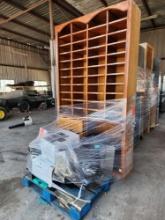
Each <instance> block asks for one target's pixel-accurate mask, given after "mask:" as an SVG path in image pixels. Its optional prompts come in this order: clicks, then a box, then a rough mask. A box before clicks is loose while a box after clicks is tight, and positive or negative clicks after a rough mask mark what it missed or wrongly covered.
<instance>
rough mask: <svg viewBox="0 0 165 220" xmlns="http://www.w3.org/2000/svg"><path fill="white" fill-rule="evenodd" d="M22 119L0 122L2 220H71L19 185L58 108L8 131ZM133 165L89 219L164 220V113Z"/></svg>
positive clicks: (140, 146)
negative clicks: (31, 148) (30, 149)
mask: <svg viewBox="0 0 165 220" xmlns="http://www.w3.org/2000/svg"><path fill="white" fill-rule="evenodd" d="M22 116H23V115H22ZM22 116H20V115H19V118H18V117H16V116H15V115H13V116H12V118H11V119H10V120H7V121H5V122H1V123H0V135H1V136H0V220H1V219H2V220H10V219H12V220H53V219H54V220H68V217H66V216H65V217H64V216H63V215H62V214H61V212H60V211H59V210H58V209H54V208H53V207H51V206H49V205H47V204H45V203H44V202H42V201H41V200H40V199H39V197H38V195H37V194H36V193H34V191H32V190H31V189H29V188H23V187H22V186H21V185H20V180H21V177H23V175H24V173H25V165H26V154H27V146H28V144H29V142H30V141H31V140H32V139H33V138H35V137H36V135H37V132H38V128H39V127H40V126H42V125H46V124H48V123H49V122H51V121H52V120H53V119H54V112H53V109H52V110H47V111H43V112H37V111H34V112H33V113H32V116H33V119H34V125H33V126H31V127H24V128H19V129H14V130H9V129H8V126H9V125H11V124H13V123H17V122H19V121H20V117H22ZM134 161H135V164H134V170H133V171H132V173H131V174H130V176H129V177H128V178H127V179H125V180H122V181H119V182H116V183H115V184H114V185H113V186H112V189H111V191H110V192H109V193H107V194H105V195H104V196H102V197H101V198H100V199H99V200H98V201H97V203H96V204H95V206H94V207H93V209H92V211H91V212H90V213H89V215H88V216H87V217H86V219H87V220H109V219H110V220H164V219H165V217H164V216H165V208H164V207H165V115H162V116H161V118H160V126H159V127H157V128H156V129H155V130H153V131H152V132H151V133H150V134H149V135H146V136H145V138H144V139H143V140H142V141H141V142H140V144H139V145H138V147H136V149H135V159H134Z"/></svg>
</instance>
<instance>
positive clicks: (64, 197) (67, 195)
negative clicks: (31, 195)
mask: <svg viewBox="0 0 165 220" xmlns="http://www.w3.org/2000/svg"><path fill="white" fill-rule="evenodd" d="M21 184H22V185H23V186H24V187H32V188H33V189H34V190H35V191H37V192H38V193H39V195H40V197H41V198H42V199H43V200H44V201H46V202H47V203H48V204H50V205H52V206H54V207H58V208H60V209H61V210H62V211H63V212H64V214H67V215H68V216H69V217H70V218H71V219H72V220H81V219H83V217H84V216H85V215H87V213H88V212H89V211H90V210H91V209H92V206H93V203H94V202H95V201H96V200H97V199H98V198H99V197H100V196H101V195H102V194H103V193H104V192H108V191H109V190H110V187H111V184H112V180H106V181H104V182H102V183H101V184H100V185H98V184H93V185H91V186H90V185H89V186H88V187H86V188H82V190H81V197H79V194H80V187H78V186H76V185H74V184H59V186H60V187H61V188H62V191H59V190H55V189H53V188H49V187H48V185H47V184H46V183H45V182H43V181H42V180H40V179H38V178H36V177H34V176H28V175H27V176H25V177H24V178H23V179H22V180H21Z"/></svg>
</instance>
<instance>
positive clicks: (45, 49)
mask: <svg viewBox="0 0 165 220" xmlns="http://www.w3.org/2000/svg"><path fill="white" fill-rule="evenodd" d="M0 40H4V41H6V42H9V41H10V42H12V43H14V44H18V45H22V46H27V47H30V48H33V49H34V50H35V49H37V50H38V49H40V50H43V51H49V48H44V47H43V46H38V45H37V46H35V45H29V44H28V43H22V42H20V41H17V40H13V39H8V38H6V37H2V36H0ZM4 45H6V44H4ZM12 47H17V46H13V45H12ZM37 53H38V52H37Z"/></svg>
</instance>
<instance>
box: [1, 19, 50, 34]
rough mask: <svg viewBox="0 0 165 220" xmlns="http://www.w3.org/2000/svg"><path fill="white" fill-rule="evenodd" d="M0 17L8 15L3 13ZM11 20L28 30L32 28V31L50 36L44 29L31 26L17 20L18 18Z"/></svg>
mask: <svg viewBox="0 0 165 220" xmlns="http://www.w3.org/2000/svg"><path fill="white" fill-rule="evenodd" d="M0 18H2V19H8V18H9V17H7V16H4V15H0ZM11 22H12V23H14V24H17V25H20V26H22V27H26V28H28V29H30V30H32V31H35V32H37V33H39V34H44V35H46V36H50V35H49V34H48V33H47V32H46V31H43V30H39V29H38V28H35V27H33V26H31V25H29V24H26V23H23V22H21V21H18V20H16V19H15V20H12V21H11Z"/></svg>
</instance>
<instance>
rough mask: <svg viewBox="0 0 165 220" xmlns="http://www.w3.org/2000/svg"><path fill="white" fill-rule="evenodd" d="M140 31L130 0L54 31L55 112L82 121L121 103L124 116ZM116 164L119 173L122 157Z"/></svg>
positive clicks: (132, 88) (132, 85) (131, 93)
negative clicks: (109, 104) (108, 104)
mask: <svg viewBox="0 0 165 220" xmlns="http://www.w3.org/2000/svg"><path fill="white" fill-rule="evenodd" d="M139 30H140V10H139V8H138V7H137V6H136V4H135V3H134V2H133V1H124V2H121V3H118V4H116V5H113V6H109V7H107V8H103V9H100V10H98V11H96V12H94V13H90V14H88V15H85V16H82V17H80V18H76V19H74V20H71V21H69V22H66V23H64V24H61V25H58V26H56V27H55V34H56V54H57V57H56V64H57V78H56V82H57V86H56V88H57V91H56V92H57V94H58V100H57V101H58V102H57V103H58V106H57V107H58V109H60V108H61V106H63V105H64V106H65V105H66V106H68V108H70V112H72V116H74V117H75V116H76V114H79V113H81V116H82V115H83V116H86V115H88V114H89V113H91V112H94V111H97V110H98V109H99V108H101V107H100V106H102V107H103V106H104V107H105V106H106V105H105V104H104V105H99V103H106V101H108V100H111V99H120V98H124V99H125V100H126V104H125V107H124V114H125V116H126V115H127V113H128V112H129V111H130V110H131V108H132V103H133V104H134V101H132V102H130V100H133V99H132V97H134V96H135V93H136V67H137V57H138V44H139V32H140V31H139ZM72 116H71V115H70V117H72ZM125 130H126V131H127V127H126V129H125ZM126 138H127V136H126V135H125V136H124V137H123V147H122V152H124V153H123V155H125V149H126V148H127V146H126V143H127V142H126V140H125V139H126ZM121 155H122V154H121ZM121 160H122V161H121V167H122V169H123V170H124V167H125V165H124V164H125V160H126V158H122V159H121ZM124 172H125V173H126V171H124Z"/></svg>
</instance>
